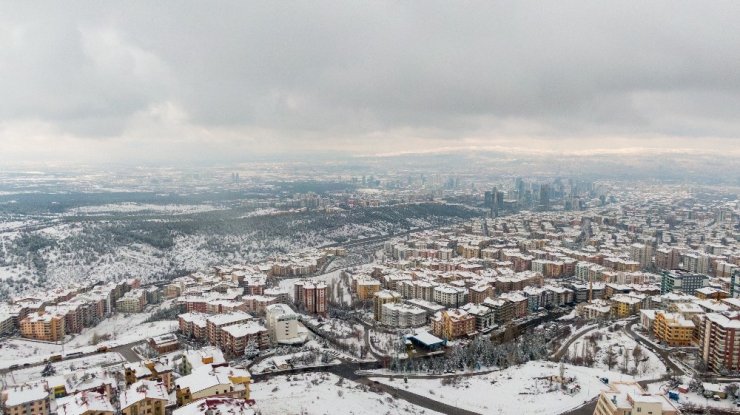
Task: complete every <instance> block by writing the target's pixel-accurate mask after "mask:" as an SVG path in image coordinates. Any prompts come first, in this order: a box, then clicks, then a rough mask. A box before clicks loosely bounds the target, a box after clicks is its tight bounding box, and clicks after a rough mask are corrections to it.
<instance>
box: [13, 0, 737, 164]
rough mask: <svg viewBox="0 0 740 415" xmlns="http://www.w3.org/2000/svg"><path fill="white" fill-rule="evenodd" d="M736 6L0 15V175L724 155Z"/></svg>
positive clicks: (192, 5)
mask: <svg viewBox="0 0 740 415" xmlns="http://www.w3.org/2000/svg"><path fill="white" fill-rule="evenodd" d="M739 16H740V2H737V1H732V2H720V1H711V2H706V1H696V2H681V1H675V0H672V1H666V2H658V1H651V2H643V1H638V2H622V1H605V2H599V1H581V2H570V1H562V0H561V1H536V2H523V1H508V2H498V1H496V2H494V1H486V2H479V3H476V2H457V1H445V2H431V1H419V2H406V1H404V2H401V1H397V2H382V1H370V2H353V1H337V2H288V1H266V2H246V1H239V2H227V1H219V2H206V1H197V2H187V1H178V2H174V1H141V2H113V1H111V2H103V1H94V2H92V1H91V2H88V3H82V2H46V3H44V2H2V4H0V162H5V163H8V162H10V161H47V160H49V161H51V160H70V161H76V160H80V161H134V162H135V161H163V162H166V161H167V160H197V159H201V158H202V159H218V158H224V159H225V160H238V159H242V158H243V159H248V158H250V157H253V156H255V155H275V154H277V155H279V154H290V155H295V154H298V153H301V152H307V153H311V154H314V153H323V152H342V153H351V154H358V155H364V154H389V153H396V152H408V151H419V150H423V151H435V150H438V149H450V148H458V147H463V148H515V149H523V150H532V149H535V150H542V151H593V150H599V149H607V150H618V151H635V149H639V148H679V149H689V150H701V151H718V152H724V153H726V152H727V151H738V149H737V147H740V146H739V145H738V144H740V140H738V139H737V137H738V135H740V24H738V17H739Z"/></svg>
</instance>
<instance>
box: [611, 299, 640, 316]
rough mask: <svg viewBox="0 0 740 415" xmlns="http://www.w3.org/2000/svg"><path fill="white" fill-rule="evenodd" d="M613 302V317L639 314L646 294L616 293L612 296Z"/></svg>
mask: <svg viewBox="0 0 740 415" xmlns="http://www.w3.org/2000/svg"><path fill="white" fill-rule="evenodd" d="M610 301H611V303H612V317H614V318H625V317H629V316H634V315H637V314H638V313H639V312H640V309H641V308H642V303H643V301H645V296H644V295H636V294H616V295H614V296H613V297H611V298H610Z"/></svg>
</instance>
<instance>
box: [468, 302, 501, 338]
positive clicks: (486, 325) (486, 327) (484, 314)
mask: <svg viewBox="0 0 740 415" xmlns="http://www.w3.org/2000/svg"><path fill="white" fill-rule="evenodd" d="M461 308H462V309H463V310H465V312H467V313H468V314H470V315H471V316H473V317H475V329H476V330H477V331H478V332H481V333H485V332H488V331H490V330H492V329H493V328H494V327H496V323H495V322H494V318H493V310H492V309H491V308H489V307H486V306H484V305H482V304H473V303H468V304H465V305H464V306H462V307H461Z"/></svg>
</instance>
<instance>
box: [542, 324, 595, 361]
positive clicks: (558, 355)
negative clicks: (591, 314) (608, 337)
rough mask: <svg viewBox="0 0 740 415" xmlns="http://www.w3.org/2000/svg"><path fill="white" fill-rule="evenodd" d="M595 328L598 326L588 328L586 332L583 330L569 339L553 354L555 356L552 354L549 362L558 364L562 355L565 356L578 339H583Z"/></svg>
mask: <svg viewBox="0 0 740 415" xmlns="http://www.w3.org/2000/svg"><path fill="white" fill-rule="evenodd" d="M597 327H598V326H594V327H590V328H588V329H586V330H583V331H582V332H580V333H578V334H577V335H576V336H573V337H572V338H571V339H569V340H568V341H567V342H565V344H564V345H562V346H560V349H559V350H558V351H557V352H555V354H553V355H552V357H550V360H552V361H553V362H559V361H560V359H562V358H563V355H565V354H566V353H568V349H569V348H570V345H571V344H573V343H575V342H576V341H577V340H578V339H580V338H581V337H583V336H584V335H585V334H586V333H588V332H590V331H592V330H594V329H596V328H597Z"/></svg>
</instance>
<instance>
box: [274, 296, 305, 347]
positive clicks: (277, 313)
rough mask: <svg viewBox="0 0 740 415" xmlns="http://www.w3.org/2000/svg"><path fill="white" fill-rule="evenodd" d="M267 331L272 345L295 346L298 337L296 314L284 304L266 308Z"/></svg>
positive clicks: (298, 339) (298, 340)
mask: <svg viewBox="0 0 740 415" xmlns="http://www.w3.org/2000/svg"><path fill="white" fill-rule="evenodd" d="M266 314H267V318H266V320H267V329H268V331H269V334H270V339H271V340H272V342H273V344H295V343H298V342H300V338H299V337H298V314H296V313H295V312H294V311H293V310H292V309H291V308H290V307H288V306H287V305H285V304H273V305H270V306H268V307H267V312H266Z"/></svg>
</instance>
